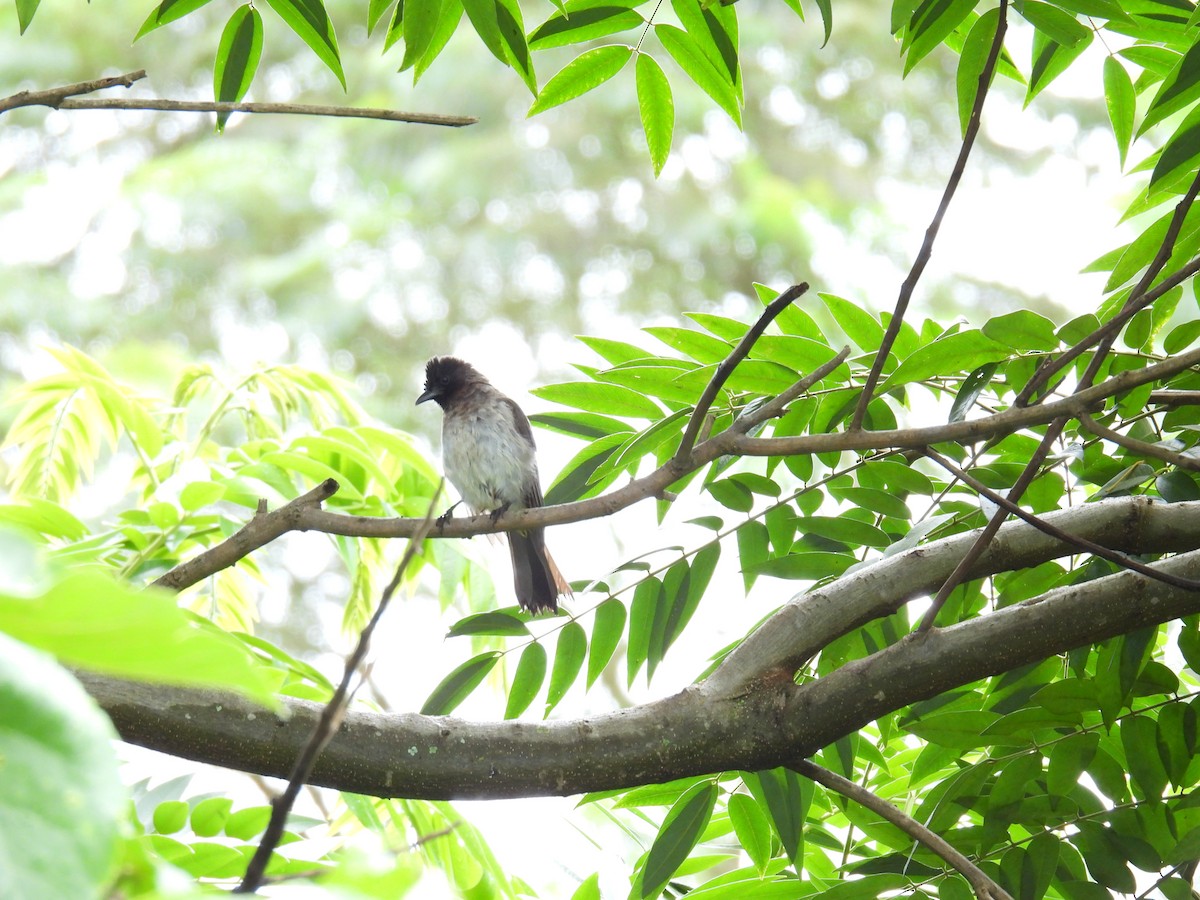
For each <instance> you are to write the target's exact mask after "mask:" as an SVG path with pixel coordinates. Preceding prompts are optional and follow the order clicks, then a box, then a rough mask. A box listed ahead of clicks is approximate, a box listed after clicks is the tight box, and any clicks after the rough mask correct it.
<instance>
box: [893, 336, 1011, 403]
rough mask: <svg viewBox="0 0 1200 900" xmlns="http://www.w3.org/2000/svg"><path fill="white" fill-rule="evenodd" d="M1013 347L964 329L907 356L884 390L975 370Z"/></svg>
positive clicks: (1006, 355) (995, 360)
mask: <svg viewBox="0 0 1200 900" xmlns="http://www.w3.org/2000/svg"><path fill="white" fill-rule="evenodd" d="M1009 353H1010V351H1009V349H1008V348H1007V347H1005V346H1003V345H1002V344H998V343H996V342H995V341H993V340H992V339H991V338H989V337H987V336H986V335H985V334H984V333H983V332H981V331H960V332H957V333H956V334H951V335H947V336H946V337H943V338H939V339H938V340H936V341H933V342H932V343H929V344H926V345H925V346H923V347H921V348H919V349H918V350H917V351H916V352H914V353H913V354H912V355H910V356H909V357H907V358H906V359H905V360H903V361H902V362H901V363H900V365H898V366H897V367H896V371H894V372H893V373H892V374H891V375H890V376H888V379H887V380H886V381H885V382H884V384H883V387H881V388H880V392H881V393H882V392H884V391H886V390H888V389H890V388H893V387H896V386H898V385H901V384H908V383H910V382H913V381H924V380H925V379H926V378H935V377H937V376H948V375H956V374H958V373H959V372H972V371H974V370H975V369H978V368H979V367H980V366H983V365H986V364H987V363H993V362H1000V361H1001V360H1003V359H1007V358H1008V356H1009Z"/></svg>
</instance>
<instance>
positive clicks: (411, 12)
mask: <svg viewBox="0 0 1200 900" xmlns="http://www.w3.org/2000/svg"><path fill="white" fill-rule="evenodd" d="M403 2H404V15H403V18H402V19H401V26H402V28H403V33H404V59H403V60H402V61H401V63H400V71H401V72H403V71H405V70H406V69H410V68H412V66H413V65H414V64H415V63H416V62H417V60H418V59H420V58H421V56H422V55H424V53H425V51H426V50H427V49H428V48H429V44H430V42H431V41H432V40H433V34H434V31H436V30H437V24H438V19H439V18H440V17H441V13H442V0H403Z"/></svg>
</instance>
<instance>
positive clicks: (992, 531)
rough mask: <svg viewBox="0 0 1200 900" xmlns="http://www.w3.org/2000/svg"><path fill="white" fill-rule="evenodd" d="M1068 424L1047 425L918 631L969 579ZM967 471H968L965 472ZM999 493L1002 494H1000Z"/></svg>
mask: <svg viewBox="0 0 1200 900" xmlns="http://www.w3.org/2000/svg"><path fill="white" fill-rule="evenodd" d="M1066 424H1067V420H1066V418H1060V419H1055V420H1054V421H1053V422H1051V423H1050V425H1049V426H1048V427H1047V428H1046V436H1045V437H1044V438H1042V442H1041V443H1040V444H1038V447H1037V449H1036V450H1035V451H1034V452H1033V456H1032V457H1031V458H1030V460H1029V462H1028V463H1027V464H1026V465H1025V468H1024V469H1022V470H1021V474H1020V475H1018V476H1017V481H1016V484H1014V485H1013V486H1012V488H1010V489H1009V492H1008V496H1007V497H1006V498H1004V503H997V504H996V505H997V506H999V507H1000V509H999V510H997V511H996V512H995V513H993V514H992V517H991V518H990V519H988V523H987V524H986V525H985V526H984V527H983V530H982V531H981V532H980V533H979V537H977V538H976V539H975V543H973V544H972V545H971V546H970V548H969V549H968V550H967V552H966V553H965V554H963V558H962V559H960V560H959V561H958V565H957V566H955V567H954V571H953V572H951V573H950V577H949V578H947V579H946V580H945V581H944V582H942V586H941V587H940V588H938V592H937V594H935V595H934V598H933V601H932V602H931V603H930V604H929V609H927V610H926V611H925V615H924V616H923V617H922V618H921V623H920V624H919V625H918V626H917V633H918V634H925V633H926V632H928V631H929V629H931V628H932V627H933V625H934V622H936V621H937V616H938V613H939V612H941V611H942V607H943V606H945V605H946V601H947V600H949V599H950V595H951V594H952V593H954V589H955V588H957V587H958V586H959V585H960V584H962V583H963V582H964V581H965V580H966V579H967V573H968V572H970V571H971V569H972V568H973V567H974V565H975V561H976V560H977V559H979V557H980V556H982V555H983V551H984V550H986V549H987V548H988V544H990V543H991V542H992V538H994V537H995V536H996V532H997V531H999V530H1000V526H1001V525H1003V524H1004V520H1005V519H1006V518H1008V510H1009V506H1008V505H1007V504H1012V506H1016V504H1017V501H1019V500H1020V499H1021V497H1022V495H1024V493H1025V489H1026V488H1028V487H1029V485H1030V484H1032V483H1033V479H1034V478H1036V477H1037V473H1038V470H1039V469H1040V468H1041V466H1042V463H1043V462H1044V461H1045V459H1046V455H1047V454H1048V453H1049V452H1050V447H1051V445H1052V444H1053V443H1054V442H1055V441H1056V440H1058V437H1059V435H1061V434H1062V431H1063V427H1064V426H1065V425H1066ZM964 474H965V473H964ZM997 496H999V495H997Z"/></svg>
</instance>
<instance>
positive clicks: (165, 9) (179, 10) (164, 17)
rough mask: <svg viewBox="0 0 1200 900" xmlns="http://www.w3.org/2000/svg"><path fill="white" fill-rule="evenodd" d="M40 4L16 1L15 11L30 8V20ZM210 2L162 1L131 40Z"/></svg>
mask: <svg viewBox="0 0 1200 900" xmlns="http://www.w3.org/2000/svg"><path fill="white" fill-rule="evenodd" d="M40 2H41V0H17V11H18V13H19V12H20V10H21V7H22V6H25V7H30V6H32V9H31V10H30V11H29V18H30V19H32V18H33V10H36V9H37V6H38V3H40ZM210 2H212V0H163V2H162V3H160V4H158V6H156V7H154V9H153V10H152V11H151V13H150V15H149V16H147V17H146V21H145V22H143V23H142V27H141V28H139V29H138V33H137V34H136V35H134V38H133V40H134V41H135V42H136V41H137V40H138V39H139V38H141V37H142V36H143V35H145V34H148V33H150V32H151V31H153V30H154V29H155V28H158V27H160V26H162V25H166V24H167V23H168V22H174V21H175V20H176V19H182V18H183V17H184V16H186V15H187V14H188V13H193V12H195V11H196V10H198V9H199V8H200V7H202V6H206V5H207V4H209V3H210ZM28 24H29V23H28V22H25V23H24V24H23V25H22V27H21V33H22V34H24V33H25V27H26V26H28Z"/></svg>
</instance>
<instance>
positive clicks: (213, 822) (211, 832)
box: [192, 797, 233, 837]
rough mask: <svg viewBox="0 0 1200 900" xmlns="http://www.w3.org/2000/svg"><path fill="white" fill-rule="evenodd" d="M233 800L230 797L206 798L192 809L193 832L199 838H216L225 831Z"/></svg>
mask: <svg viewBox="0 0 1200 900" xmlns="http://www.w3.org/2000/svg"><path fill="white" fill-rule="evenodd" d="M232 808H233V800H232V799H230V798H229V797H206V798H205V799H204V800H201V801H200V802H199V803H197V804H196V805H195V806H194V807H193V808H192V831H193V833H195V834H196V835H198V836H199V837H216V836H217V835H218V834H220V833H221V832H222V831H223V830H224V829H225V822H226V821H228V819H229V811H230V810H231V809H232Z"/></svg>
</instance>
